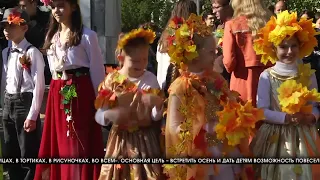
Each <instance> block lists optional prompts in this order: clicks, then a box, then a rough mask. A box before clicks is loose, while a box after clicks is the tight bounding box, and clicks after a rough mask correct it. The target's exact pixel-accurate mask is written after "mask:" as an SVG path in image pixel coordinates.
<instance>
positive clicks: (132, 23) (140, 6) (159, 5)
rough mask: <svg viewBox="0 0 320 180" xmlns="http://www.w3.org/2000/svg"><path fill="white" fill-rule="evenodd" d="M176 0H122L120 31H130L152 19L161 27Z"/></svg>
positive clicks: (168, 16)
mask: <svg viewBox="0 0 320 180" xmlns="http://www.w3.org/2000/svg"><path fill="white" fill-rule="evenodd" d="M177 1H178V0H172V1H169V0H122V9H121V18H122V31H124V32H126V31H130V30H131V29H134V28H137V27H138V26H139V25H140V24H143V23H146V22H150V21H153V22H154V23H155V24H156V25H157V26H158V27H159V28H163V27H164V26H165V25H166V23H167V21H168V19H169V18H170V13H171V10H172V8H173V6H174V4H175V2H177Z"/></svg>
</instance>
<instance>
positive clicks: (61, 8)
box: [51, 0, 74, 23]
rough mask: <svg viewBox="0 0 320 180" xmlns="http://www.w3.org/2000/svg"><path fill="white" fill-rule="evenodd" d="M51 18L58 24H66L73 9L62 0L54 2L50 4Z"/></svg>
mask: <svg viewBox="0 0 320 180" xmlns="http://www.w3.org/2000/svg"><path fill="white" fill-rule="evenodd" d="M51 7H52V11H51V13H52V16H53V17H54V18H55V19H56V21H57V22H58V23H65V22H68V21H69V20H70V18H71V14H72V12H73V10H74V8H73V7H72V6H71V5H70V3H68V2H65V1H63V0H56V1H53V2H52V3H51Z"/></svg>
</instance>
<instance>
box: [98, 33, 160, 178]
mask: <svg viewBox="0 0 320 180" xmlns="http://www.w3.org/2000/svg"><path fill="white" fill-rule="evenodd" d="M155 37H156V35H155V33H154V32H153V31H151V30H144V29H135V30H133V31H131V32H130V33H128V34H126V35H124V36H123V37H122V38H120V40H119V41H118V49H121V54H120V55H121V56H122V57H121V58H120V57H119V58H118V59H119V61H121V64H122V65H123V66H122V68H121V69H120V70H119V71H114V72H112V73H110V74H108V75H107V77H106V78H105V80H104V81H103V82H102V83H101V84H100V87H99V94H98V96H97V98H96V102H95V106H96V108H97V109H98V111H97V113H96V121H97V122H98V123H99V124H101V125H103V126H107V125H108V124H109V123H111V122H112V123H113V125H112V128H111V131H110V134H109V139H108V143H107V148H106V149H107V152H106V155H105V157H107V158H110V157H112V158H116V159H120V158H158V157H161V152H160V148H159V147H160V142H159V136H160V124H158V123H157V122H155V121H158V120H160V119H161V118H162V114H163V108H162V105H163V100H162V97H161V96H160V87H159V84H158V82H157V78H156V76H155V75H153V74H152V73H151V72H149V71H146V70H145V68H146V66H147V63H148V51H149V44H151V43H152V42H153V40H154V39H155ZM159 122H160V121H159ZM157 125H158V127H157ZM161 171H162V170H161V165H160V164H118V165H116V164H104V165H102V168H101V174H100V178H99V179H100V180H113V179H115V180H124V179H125V180H128V179H154V180H156V179H161V175H162V172H161ZM162 179H163V178H162Z"/></svg>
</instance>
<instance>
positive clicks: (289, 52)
mask: <svg viewBox="0 0 320 180" xmlns="http://www.w3.org/2000/svg"><path fill="white" fill-rule="evenodd" d="M276 52H277V57H278V60H279V61H280V62H283V63H285V64H292V63H294V62H296V61H297V60H298V58H299V42H298V39H297V38H296V37H294V36H293V37H292V38H291V39H286V40H283V41H282V42H281V44H280V45H279V46H277V48H276Z"/></svg>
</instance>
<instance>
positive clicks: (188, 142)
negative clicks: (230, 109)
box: [164, 14, 242, 180]
mask: <svg viewBox="0 0 320 180" xmlns="http://www.w3.org/2000/svg"><path fill="white" fill-rule="evenodd" d="M167 30H168V32H169V34H170V36H169V38H168V44H169V52H168V54H169V56H170V58H171V62H172V63H174V64H175V66H177V67H178V68H179V69H180V76H179V77H178V78H177V79H176V80H175V81H174V82H173V83H172V84H171V86H170V88H169V101H168V109H167V122H166V129H165V139H166V158H176V157H193V158H197V157H222V156H227V157H230V156H233V157H240V156H242V154H241V153H240V151H239V150H238V148H237V147H236V146H233V147H231V148H223V147H222V146H223V145H224V144H223V142H221V141H220V140H218V139H217V135H216V133H215V129H214V127H215V126H216V124H217V122H218V115H217V112H218V111H220V110H222V108H223V107H222V106H221V105H220V102H221V101H223V102H227V101H229V100H230V101H236V99H237V98H238V96H236V95H234V93H232V92H230V91H229V88H228V84H227V82H226V81H225V79H224V78H223V77H222V76H221V75H220V74H219V73H216V72H213V63H214V58H215V51H216V47H215V40H214V38H213V36H212V30H211V29H210V28H209V27H207V26H206V25H205V23H204V22H203V21H202V19H201V17H199V16H196V15H195V14H192V15H191V16H190V17H189V19H188V20H186V21H184V20H183V19H180V18H174V19H173V20H172V21H171V23H170V24H169V26H168V29H167ZM226 147H227V146H226ZM164 172H165V174H166V175H167V176H168V177H169V179H172V180H191V179H197V180H203V179H219V180H224V179H225V180H233V179H236V178H237V176H238V175H240V174H241V172H242V168H241V167H240V166H239V165H231V164H230V165H201V164H194V165H185V164H179V165H173V164H165V165H164Z"/></svg>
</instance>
